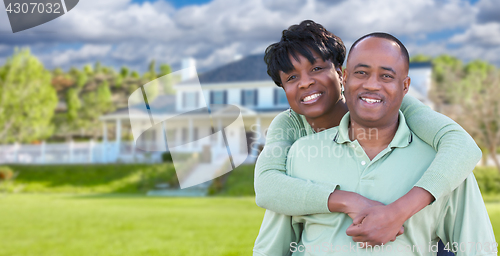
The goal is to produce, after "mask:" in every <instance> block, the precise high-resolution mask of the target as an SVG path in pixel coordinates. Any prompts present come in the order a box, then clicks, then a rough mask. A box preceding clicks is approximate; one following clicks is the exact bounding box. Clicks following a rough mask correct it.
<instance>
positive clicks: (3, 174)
mask: <svg viewBox="0 0 500 256" xmlns="http://www.w3.org/2000/svg"><path fill="white" fill-rule="evenodd" d="M13 177H14V172H13V171H12V169H10V167H8V166H0V180H10V179H12V178H13Z"/></svg>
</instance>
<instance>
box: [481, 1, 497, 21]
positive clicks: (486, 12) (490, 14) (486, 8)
mask: <svg viewBox="0 0 500 256" xmlns="http://www.w3.org/2000/svg"><path fill="white" fill-rule="evenodd" d="M477 7H478V9H479V13H478V16H477V20H478V22H479V23H487V22H492V21H495V22H499V21H500V5H498V1H496V2H495V1H494V0H481V1H479V2H478V3H477Z"/></svg>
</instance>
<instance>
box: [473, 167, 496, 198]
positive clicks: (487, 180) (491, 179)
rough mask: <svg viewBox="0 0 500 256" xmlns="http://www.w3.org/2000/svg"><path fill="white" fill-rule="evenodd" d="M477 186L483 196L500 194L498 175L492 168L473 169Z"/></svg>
mask: <svg viewBox="0 0 500 256" xmlns="http://www.w3.org/2000/svg"><path fill="white" fill-rule="evenodd" d="M474 176H476V180H477V184H478V186H479V189H480V190H481V193H483V194H497V193H500V173H499V172H498V170H497V169H496V168H494V167H486V166H485V167H483V166H482V167H476V169H474Z"/></svg>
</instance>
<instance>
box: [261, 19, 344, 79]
mask: <svg viewBox="0 0 500 256" xmlns="http://www.w3.org/2000/svg"><path fill="white" fill-rule="evenodd" d="M311 50H312V51H315V52H316V53H317V54H319V55H320V56H321V58H322V59H323V61H326V60H330V61H332V62H333V64H334V65H335V67H341V66H342V64H343V63H344V59H345V56H346V48H345V46H344V43H343V42H342V40H341V39H340V38H339V37H338V36H336V35H334V34H333V33H331V32H330V31H328V30H326V29H325V28H324V27H323V26H322V25H321V24H318V23H316V22H314V21H312V20H305V21H302V22H301V23H300V24H299V25H292V26H290V27H289V28H288V29H286V30H283V33H282V36H281V40H280V41H279V42H277V43H274V44H271V45H270V46H269V47H267V49H266V54H265V55H264V61H265V62H266V64H267V74H268V75H269V76H270V77H271V78H272V79H273V81H274V83H275V84H276V85H278V86H281V84H282V83H281V78H280V73H279V72H280V71H283V72H285V73H288V72H290V71H292V70H293V69H294V67H293V65H292V62H291V61H290V55H292V57H293V58H294V59H295V60H297V61H298V59H299V57H298V55H302V56H304V57H306V58H307V59H308V60H309V62H311V63H314V62H315V60H314V57H313V55H312V52H311Z"/></svg>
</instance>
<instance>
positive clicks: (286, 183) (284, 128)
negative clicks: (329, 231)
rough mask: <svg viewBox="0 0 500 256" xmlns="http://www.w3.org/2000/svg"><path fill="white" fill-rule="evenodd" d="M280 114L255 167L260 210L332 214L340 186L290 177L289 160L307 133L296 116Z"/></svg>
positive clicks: (274, 121) (288, 213)
mask: <svg viewBox="0 0 500 256" xmlns="http://www.w3.org/2000/svg"><path fill="white" fill-rule="evenodd" d="M292 113H293V114H292V115H291V116H289V114H288V113H280V114H279V115H278V116H276V118H275V119H274V120H273V121H272V122H271V125H270V126H269V129H268V131H267V136H266V144H265V146H264V149H263V151H262V152H261V153H260V155H259V158H258V159H257V163H256V165H255V181H254V186H255V201H256V203H257V205H258V206H260V207H262V208H266V209H269V210H272V211H275V212H277V213H281V214H286V215H306V214H315V213H330V211H329V210H328V197H329V196H330V194H331V193H332V192H333V191H334V190H335V188H336V186H337V185H336V184H326V183H318V182H312V181H310V180H303V179H299V178H294V177H290V176H288V175H286V173H285V172H286V158H287V154H288V150H289V149H290V147H291V146H292V144H293V143H294V142H295V141H296V140H297V139H298V138H300V137H301V135H302V134H303V133H305V126H304V125H303V123H302V120H301V118H300V117H299V116H298V115H297V114H296V113H294V112H292Z"/></svg>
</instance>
